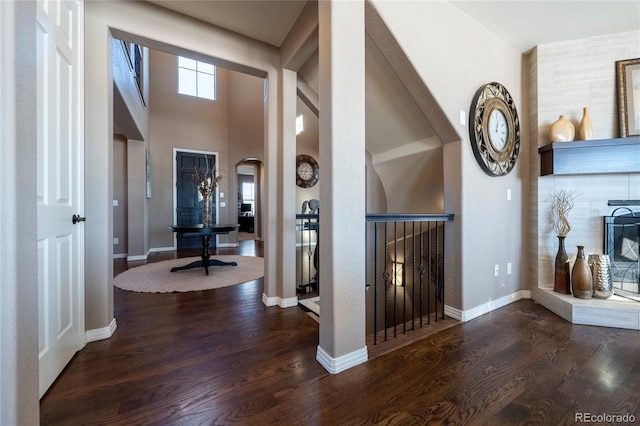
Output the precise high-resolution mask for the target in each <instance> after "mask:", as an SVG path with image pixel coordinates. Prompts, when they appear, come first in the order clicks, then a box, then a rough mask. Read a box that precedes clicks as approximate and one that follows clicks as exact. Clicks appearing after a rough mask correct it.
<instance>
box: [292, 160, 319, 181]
mask: <svg viewBox="0 0 640 426" xmlns="http://www.w3.org/2000/svg"><path fill="white" fill-rule="evenodd" d="M318 178H319V167H318V162H317V161H316V160H315V158H313V157H312V156H310V155H298V156H297V157H296V185H298V186H299V187H301V188H311V187H312V186H313V185H315V184H316V183H318Z"/></svg>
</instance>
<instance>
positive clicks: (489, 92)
mask: <svg viewBox="0 0 640 426" xmlns="http://www.w3.org/2000/svg"><path fill="white" fill-rule="evenodd" d="M469 137H470V138H471V147H472V148H473V154H474V155H475V157H476V160H477V161H478V164H480V167H481V168H482V170H484V171H485V172H486V173H487V174H488V175H489V176H504V175H507V174H509V172H510V171H511V170H513V167H514V166H515V165H516V160H517V159H518V154H519V153H520V120H519V118H518V111H517V109H516V104H515V102H514V101H513V98H512V97H511V94H510V93H509V91H508V90H507V89H506V88H505V87H504V86H503V85H502V84H500V83H496V82H493V83H488V84H485V85H484V86H482V87H480V88H479V89H478V91H477V92H476V94H475V96H474V97H473V102H472V103H471V110H470V111H469Z"/></svg>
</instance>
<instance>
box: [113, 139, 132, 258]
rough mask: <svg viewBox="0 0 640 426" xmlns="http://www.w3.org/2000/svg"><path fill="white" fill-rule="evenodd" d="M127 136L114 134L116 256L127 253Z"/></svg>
mask: <svg viewBox="0 0 640 426" xmlns="http://www.w3.org/2000/svg"><path fill="white" fill-rule="evenodd" d="M127 181H128V178H127V138H126V137H125V136H124V135H120V134H115V135H113V199H114V200H118V205H117V206H113V237H114V238H117V239H118V244H114V245H113V254H114V256H118V257H123V256H125V255H126V254H127V251H128V244H127V211H128V207H127V205H128V202H127V198H128V193H127Z"/></svg>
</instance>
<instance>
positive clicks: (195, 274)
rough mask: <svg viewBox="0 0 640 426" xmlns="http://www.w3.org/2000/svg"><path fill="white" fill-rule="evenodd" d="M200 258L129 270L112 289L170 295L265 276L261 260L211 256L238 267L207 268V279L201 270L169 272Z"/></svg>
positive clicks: (257, 258) (187, 258)
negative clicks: (234, 263)
mask: <svg viewBox="0 0 640 426" xmlns="http://www.w3.org/2000/svg"><path fill="white" fill-rule="evenodd" d="M199 259H200V258H199V257H185V258H181V259H171V260H164V261H162V262H154V263H148V264H146V265H142V266H138V267H136V268H132V269H129V270H127V271H124V272H123V273H121V274H119V275H118V276H116V277H115V278H114V279H113V285H115V286H116V287H118V288H121V289H123V290H129V291H137V292H144V293H171V292H184V291H199V290H209V289H214V288H221V287H228V286H232V285H235V284H240V283H246V282H248V281H253V280H255V279H258V278H262V277H263V276H264V259H263V258H261V257H251V256H229V255H225V256H212V257H211V259H212V260H213V259H218V260H221V261H223V262H236V263H237V264H238V265H237V266H230V265H225V266H210V267H209V275H205V272H204V268H202V267H198V268H194V269H186V270H183V271H176V272H171V268H174V267H179V266H184V265H187V264H189V263H191V262H194V261H196V260H199Z"/></svg>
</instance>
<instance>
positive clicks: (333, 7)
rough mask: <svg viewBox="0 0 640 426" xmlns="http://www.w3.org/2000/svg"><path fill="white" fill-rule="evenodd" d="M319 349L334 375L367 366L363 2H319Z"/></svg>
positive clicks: (326, 366) (322, 358) (323, 360)
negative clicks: (359, 365)
mask: <svg viewBox="0 0 640 426" xmlns="http://www.w3.org/2000/svg"><path fill="white" fill-rule="evenodd" d="M318 16H319V24H320V29H319V39H320V84H319V86H320V93H319V98H320V116H319V119H320V165H321V168H320V181H319V184H320V200H321V205H320V344H319V346H318V353H317V359H318V361H319V362H320V363H321V364H322V365H323V366H324V367H325V369H327V371H329V372H330V373H339V372H340V371H343V370H346V369H348V368H350V367H353V366H355V365H357V364H360V363H362V362H365V361H366V360H367V348H366V344H365V320H366V318H365V121H364V120H365V106H364V100H365V98H364V96H365V72H364V71H365V53H364V52H365V51H364V48H365V41H364V40H365V39H364V37H365V32H364V1H362V0H359V1H333V0H331V1H321V2H318Z"/></svg>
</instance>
